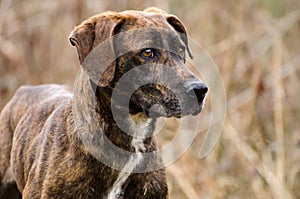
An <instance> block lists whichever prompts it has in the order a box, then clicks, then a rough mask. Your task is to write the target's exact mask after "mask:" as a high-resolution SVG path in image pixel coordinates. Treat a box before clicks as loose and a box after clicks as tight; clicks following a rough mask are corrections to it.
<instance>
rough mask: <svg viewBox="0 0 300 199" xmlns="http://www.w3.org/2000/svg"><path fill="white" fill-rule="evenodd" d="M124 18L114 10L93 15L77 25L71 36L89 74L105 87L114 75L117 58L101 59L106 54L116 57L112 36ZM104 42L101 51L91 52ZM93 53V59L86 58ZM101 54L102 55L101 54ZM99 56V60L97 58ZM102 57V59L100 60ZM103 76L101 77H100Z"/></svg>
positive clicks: (95, 81)
mask: <svg viewBox="0 0 300 199" xmlns="http://www.w3.org/2000/svg"><path fill="white" fill-rule="evenodd" d="M122 22H123V18H122V17H121V16H120V15H118V14H117V13H114V12H106V13H102V14H100V15H96V16H94V17H91V18H90V19H88V20H86V21H84V22H82V24H80V25H79V26H77V27H76V28H75V29H74V30H73V31H72V32H71V35H70V37H69V39H70V43H71V44H72V45H73V46H75V47H76V48H77V53H78V57H79V61H80V64H81V65H82V67H83V69H84V70H85V71H86V72H87V73H88V76H89V77H90V79H91V80H92V81H94V83H95V84H97V85H98V86H100V87H105V86H107V85H108V84H109V82H110V81H111V80H112V79H113V77H114V72H115V67H116V66H115V60H114V59H112V62H111V63H109V64H107V63H106V62H105V63H106V64H104V63H103V62H102V61H101V59H102V60H103V59H105V57H106V56H111V57H114V49H113V43H112V39H111V38H112V37H113V36H114V35H115V33H116V29H117V27H119V25H120V24H122ZM102 43H104V45H103V46H105V47H102V48H101V52H99V51H98V52H95V53H91V52H92V50H93V49H94V48H96V47H97V46H98V45H99V44H100V45H101V44H102ZM90 53H91V59H94V60H90V61H89V60H86V61H85V59H86V58H87V57H88V55H89V54H90ZM99 54H101V55H99ZM95 58H98V60H95ZM99 59H100V60H99ZM100 76H101V77H100Z"/></svg>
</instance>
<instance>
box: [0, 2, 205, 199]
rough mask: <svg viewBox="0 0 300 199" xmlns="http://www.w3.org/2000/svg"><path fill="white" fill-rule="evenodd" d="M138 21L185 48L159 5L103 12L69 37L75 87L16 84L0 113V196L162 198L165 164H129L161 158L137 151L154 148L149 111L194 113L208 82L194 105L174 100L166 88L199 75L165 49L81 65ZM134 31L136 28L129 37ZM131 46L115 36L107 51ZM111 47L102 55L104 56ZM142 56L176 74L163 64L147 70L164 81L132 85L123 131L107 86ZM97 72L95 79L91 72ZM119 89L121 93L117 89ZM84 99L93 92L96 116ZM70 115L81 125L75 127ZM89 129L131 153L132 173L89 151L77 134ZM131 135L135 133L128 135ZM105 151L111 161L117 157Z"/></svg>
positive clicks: (176, 23)
mask: <svg viewBox="0 0 300 199" xmlns="http://www.w3.org/2000/svg"><path fill="white" fill-rule="evenodd" d="M145 26H149V27H154V28H157V27H162V28H164V29H167V30H169V32H170V35H171V37H172V40H170V41H168V40H167V42H169V44H170V46H172V50H174V51H175V52H178V53H180V52H179V50H180V49H179V47H180V46H182V45H184V46H185V48H187V49H188V43H187V42H188V41H187V34H186V30H185V28H184V26H183V24H182V22H181V21H180V20H179V19H178V18H177V17H175V16H173V15H169V14H167V13H166V12H164V11H162V10H159V9H156V8H149V9H147V10H145V11H141V12H140V11H124V12H121V13H114V12H106V13H102V14H99V15H96V16H94V17H91V18H90V19H88V20H86V21H84V22H83V23H82V24H81V25H79V26H78V27H76V28H75V29H74V31H73V32H72V34H71V36H70V42H71V44H72V45H74V46H76V48H77V51H78V56H79V61H80V64H81V65H82V69H81V71H80V73H79V75H78V77H77V79H76V83H75V85H76V86H75V87H76V89H77V90H74V91H75V92H74V94H73V93H72V92H70V91H69V90H70V89H68V88H66V87H64V86H59V85H41V86H22V87H21V88H20V89H18V91H17V92H16V94H15V96H14V97H13V98H12V99H11V101H10V102H9V103H8V104H7V105H6V106H5V107H4V109H3V110H2V112H1V114H0V198H3V199H4V198H5V199H7V198H21V195H22V198H23V199H40V198H43V199H48V198H64V199H74V198H77V199H99V198H119V199H125V198H128V199H129V198H130V199H132V198H136V199H138V198H149V199H150V198H151V199H160V198H161V199H163V198H167V195H168V188H167V183H166V176H165V169H164V168H161V169H158V170H155V171H150V172H146V173H135V172H134V170H135V169H136V168H138V167H145V168H146V167H150V166H151V165H155V164H162V160H161V157H159V156H157V155H154V156H153V158H151V159H147V160H146V159H142V158H141V154H142V153H146V152H152V151H156V150H157V144H156V142H155V140H154V138H153V136H152V133H153V129H154V124H155V120H156V118H157V117H160V116H164V117H181V116H183V115H188V114H194V115H195V114H198V113H199V112H200V110H201V107H202V101H203V99H204V96H205V93H206V91H207V89H206V90H205V89H204V90H205V91H203V92H202V93H201V94H198V95H197V97H198V101H197V104H191V103H190V102H189V96H186V98H185V99H184V100H183V101H184V104H179V101H178V99H176V96H175V94H174V93H173V92H172V90H171V89H169V88H178V89H179V90H180V92H182V93H183V94H184V93H185V90H184V89H185V87H184V86H183V85H184V84H185V83H186V82H190V81H199V80H198V79H197V78H196V77H195V76H194V75H193V74H192V73H191V72H190V71H189V70H188V69H187V68H186V67H185V65H184V62H185V58H184V57H183V56H178V55H177V54H176V53H175V54H174V53H170V52H167V51H160V52H159V56H156V57H155V58H153V59H148V58H146V57H143V56H142V55H141V53H140V52H139V51H130V52H127V53H126V54H124V55H121V56H118V57H117V59H116V60H115V61H114V62H113V63H111V64H110V65H109V66H108V67H107V68H106V67H105V68H103V67H101V66H92V67H95V68H91V69H89V70H87V68H84V67H87V66H85V64H84V61H85V59H86V57H87V56H88V55H89V53H90V52H91V51H92V50H93V49H95V47H96V46H97V45H99V44H101V43H102V42H103V41H104V40H106V39H108V38H111V37H113V36H114V35H116V34H118V33H121V32H125V31H127V30H133V29H138V28H142V27H145ZM177 32H180V33H182V34H178V33H177ZM139 37H140V36H139V35H136V40H139ZM174 43H175V44H176V45H175V44H174ZM134 45H135V41H134V40H131V39H128V38H121V39H120V40H118V41H113V43H112V46H111V49H110V50H112V51H113V53H115V54H118V51H121V50H122V49H126V48H130V47H131V46H134ZM111 53H112V52H103V53H102V54H103V56H111ZM189 53H190V52H189ZM146 63H150V64H164V65H166V66H169V67H171V68H172V69H173V71H175V73H174V74H172V75H171V74H168V73H167V72H166V71H164V70H163V69H155V68H154V69H151V70H152V71H150V72H151V73H153V74H154V75H153V76H154V77H155V78H169V79H170V85H169V86H170V87H168V85H156V84H146V85H144V86H142V87H140V88H138V89H137V90H136V92H135V93H134V94H133V95H132V96H131V100H130V107H129V113H130V116H128V115H127V116H126V115H125V116H126V117H128V118H132V121H133V122H132V123H128V125H127V129H126V131H128V132H130V133H131V134H130V135H129V134H127V133H125V132H124V129H122V130H121V129H120V128H119V127H118V125H117V124H116V122H115V120H114V119H113V115H112V107H111V96H112V91H113V90H114V88H115V87H116V83H117V82H118V81H119V80H120V78H121V77H122V76H123V74H125V73H126V72H127V71H129V70H130V69H132V68H134V67H136V66H140V65H142V64H146ZM96 67H98V68H96ZM85 71H89V72H90V74H87V73H86V72H85ZM140 72H141V73H143V72H145V71H140ZM147 72H149V71H147ZM102 73H103V76H102V77H101V78H100V79H98V80H99V81H97V80H96V79H97V76H99V74H102ZM145 78H147V77H146V76H145ZM148 78H150V77H148ZM173 79H176V81H172V80H173ZM149 81H151V80H150V79H149ZM130 84H131V82H128V85H130ZM175 84H176V85H175ZM133 86H134V85H133ZM119 92H124V90H120V91H119ZM126 95H128V93H126V92H124V96H126ZM75 99H76V100H77V101H75ZM91 99H96V106H95V112H96V115H94V116H93V117H87V115H88V114H89V107H90V105H91V104H90V103H91ZM117 103H118V102H117ZM156 104H159V105H162V106H163V107H165V109H164V111H162V110H160V109H157V110H154V113H153V115H151V113H150V109H151V107H152V106H153V105H156ZM118 106H120V117H123V116H124V115H122V114H125V113H126V112H122V110H123V109H125V108H126V107H123V105H122V104H118ZM199 106H200V108H196V107H199ZM182 107H184V108H182ZM77 120H78V121H79V122H83V123H84V125H82V126H79V127H78V126H77V122H78V121H77ZM95 124H100V125H95ZM92 132H97V133H98V135H97V136H99V137H102V136H106V137H107V138H108V139H109V140H110V141H111V142H112V143H113V144H115V145H116V146H117V147H119V148H121V149H124V150H126V151H130V152H132V153H133V154H135V155H133V156H131V157H130V159H128V161H127V162H126V163H125V165H124V167H128V168H127V169H128V170H129V171H131V172H129V173H126V172H123V171H119V170H115V169H113V168H110V167H109V166H106V165H105V164H103V163H101V162H100V161H99V160H97V159H96V158H95V157H94V156H93V155H91V153H90V151H89V149H88V148H87V147H86V146H85V145H84V144H83V143H82V140H81V139H80V136H81V135H83V134H89V133H92ZM137 134H138V135H142V137H138V138H136V137H134V136H135V135H137ZM131 135H133V136H131ZM146 135H147V136H146ZM94 147H95V148H96V149H97V151H98V152H99V154H100V156H103V157H104V156H107V154H106V153H105V150H103V146H102V145H95V146H94ZM111 158H113V161H115V162H118V157H117V156H115V157H114V156H113V157H111ZM128 170H127V171H128Z"/></svg>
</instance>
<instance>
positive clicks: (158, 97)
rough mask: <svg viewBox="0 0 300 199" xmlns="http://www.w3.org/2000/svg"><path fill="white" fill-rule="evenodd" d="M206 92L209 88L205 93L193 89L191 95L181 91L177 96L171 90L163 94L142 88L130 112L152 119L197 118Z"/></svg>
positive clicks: (133, 97) (131, 102)
mask: <svg viewBox="0 0 300 199" xmlns="http://www.w3.org/2000/svg"><path fill="white" fill-rule="evenodd" d="M148 86H149V85H148ZM155 88H157V86H156V87H155ZM206 92H207V88H206V89H205V91H198V90H197V89H193V90H192V91H190V93H189V92H185V91H184V92H181V91H180V92H177V93H176V94H175V93H174V92H172V91H170V90H167V91H166V90H164V92H161V91H159V90H157V89H151V88H149V87H147V88H146V90H143V88H141V89H138V90H137V91H136V92H135V93H134V94H133V95H132V97H131V100H130V104H129V112H130V113H131V114H137V113H139V112H144V113H145V114H146V115H147V116H148V117H150V118H158V117H176V118H181V117H183V116H186V115H193V116H196V115H198V114H199V113H200V112H201V110H202V108H203V105H204V100H205V96H206Z"/></svg>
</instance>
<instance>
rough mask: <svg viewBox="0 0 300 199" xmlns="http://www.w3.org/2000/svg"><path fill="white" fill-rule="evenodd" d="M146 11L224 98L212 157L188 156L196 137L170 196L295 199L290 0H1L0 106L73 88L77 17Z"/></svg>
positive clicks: (298, 60)
mask: <svg viewBox="0 0 300 199" xmlns="http://www.w3.org/2000/svg"><path fill="white" fill-rule="evenodd" d="M148 6H157V7H159V8H162V9H165V10H167V11H169V12H170V13H173V14H175V15H177V16H178V17H179V18H181V19H182V21H183V22H184V23H185V25H186V27H187V29H188V32H189V33H190V36H191V37H192V38H193V39H195V40H196V41H197V42H198V43H200V44H202V45H203V46H204V48H205V49H206V50H207V51H208V52H209V54H210V55H211V57H212V58H213V60H214V61H215V62H216V64H217V66H218V67H219V70H220V72H221V75H222V77H223V81H224V83H225V87H226V93H227V117H226V121H225V125H224V129H223V132H222V137H221V139H220V140H219V142H218V143H217V145H216V147H215V148H214V150H213V152H212V153H211V154H210V155H209V156H208V157H206V158H205V159H199V158H198V157H197V155H198V153H199V147H200V146H201V143H202V140H203V136H201V133H200V132H199V135H197V137H196V139H195V142H194V143H193V145H192V146H191V147H190V148H189V149H188V151H187V152H186V153H185V154H184V155H183V156H182V157H181V158H180V159H179V160H178V161H176V162H175V163H174V164H173V165H171V166H170V167H168V168H167V171H168V181H169V188H170V196H171V198H174V199H183V198H187V199H196V198H220V199H221V198H230V199H233V198H243V199H248V198H249V199H252V198H264V199H268V198H279V199H289V198H300V148H299V147H300V142H299V136H300V128H299V127H300V101H299V99H300V84H299V82H300V79H299V78H300V1H299V0H240V1H235V0H227V1H223V0H210V1H204V0H185V1H180V0H169V1H159V0H155V1H139V0H127V1H125V0H116V1H108V0H106V1H92V0H87V1H83V0H73V1H65V0H44V1H40V0H1V1H0V109H2V107H3V106H4V104H5V103H6V102H7V101H8V100H9V99H10V98H11V97H12V95H13V93H14V91H15V90H16V89H17V88H18V87H19V86H20V85H22V84H45V83H59V84H68V85H70V86H72V85H73V81H74V78H75V76H76V72H77V71H78V68H79V63H78V61H77V60H78V59H77V55H76V52H75V49H74V48H72V47H71V46H70V44H69V42H68V36H69V33H70V31H71V30H72V29H73V28H74V26H75V25H78V24H79V23H80V22H81V21H82V20H84V19H86V18H87V17H89V16H91V15H94V14H96V13H99V12H102V11H106V10H113V11H122V10H125V9H144V8H146V7H148ZM209 109H210V106H209V103H208V106H207V108H206V110H205V111H204V112H203V113H202V116H201V117H205V114H209ZM166 123H167V124H168V127H166V128H165V132H164V134H163V135H160V136H159V140H160V143H161V144H163V143H165V142H168V141H169V140H171V139H172V136H174V129H175V131H176V129H177V127H176V121H174V120H173V119H169V120H166ZM200 129H201V131H203V132H205V131H206V130H207V126H206V125H203V126H200ZM0 147H1V146H0Z"/></svg>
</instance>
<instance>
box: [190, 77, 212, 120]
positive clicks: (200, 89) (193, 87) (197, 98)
mask: <svg viewBox="0 0 300 199" xmlns="http://www.w3.org/2000/svg"><path fill="white" fill-rule="evenodd" d="M184 89H185V93H186V94H187V96H188V97H189V98H190V100H189V101H190V102H191V103H197V104H190V106H192V107H197V108H195V111H194V112H193V113H192V115H197V114H198V113H199V112H200V111H201V109H202V107H203V103H204V98H205V96H206V93H207V91H208V88H207V86H206V85H205V84H204V83H202V82H200V81H188V82H186V83H185V84H184Z"/></svg>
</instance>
